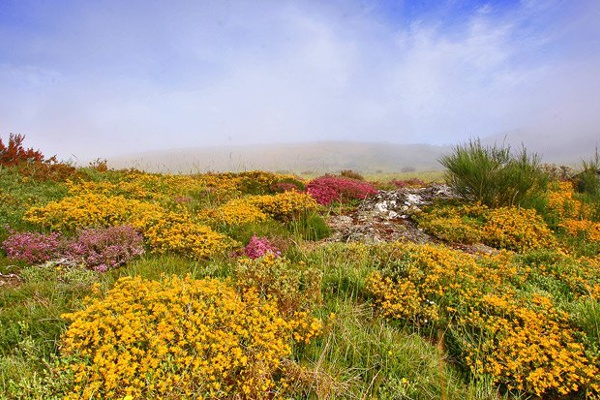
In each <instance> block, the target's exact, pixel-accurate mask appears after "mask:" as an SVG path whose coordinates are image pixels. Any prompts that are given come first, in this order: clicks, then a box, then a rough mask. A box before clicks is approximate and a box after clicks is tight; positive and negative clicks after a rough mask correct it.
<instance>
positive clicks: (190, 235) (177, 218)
mask: <svg viewBox="0 0 600 400" xmlns="http://www.w3.org/2000/svg"><path fill="white" fill-rule="evenodd" d="M144 237H145V238H146V240H147V241H148V244H149V245H150V247H151V249H152V252H154V253H159V254H161V253H166V252H172V253H177V254H181V255H183V256H186V257H192V258H208V257H212V256H215V255H217V254H221V253H223V252H224V251H226V250H227V249H230V248H231V247H232V246H235V243H234V242H233V241H232V240H231V239H229V238H228V237H227V236H224V235H221V234H220V233H217V232H215V231H213V230H212V229H211V228H210V227H209V226H206V225H201V224H199V223H196V222H194V221H192V220H191V219H190V218H189V216H188V215H186V214H185V213H179V214H177V213H168V214H165V215H164V216H163V218H161V219H160V220H158V221H156V222H155V223H154V224H153V225H152V226H150V227H149V228H147V229H146V230H145V231H144Z"/></svg>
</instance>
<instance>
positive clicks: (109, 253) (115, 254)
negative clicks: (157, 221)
mask: <svg viewBox="0 0 600 400" xmlns="http://www.w3.org/2000/svg"><path fill="white" fill-rule="evenodd" d="M66 252H67V257H68V258H70V259H72V260H74V261H81V262H83V263H85V265H86V266H87V267H88V268H91V269H93V270H95V271H98V272H106V271H107V270H109V269H112V268H116V267H119V266H121V265H124V264H125V263H127V262H128V261H129V260H131V259H133V258H134V257H136V256H139V255H142V254H144V243H143V239H142V236H141V235H140V234H139V233H138V232H137V231H136V230H135V229H134V228H133V227H131V226H128V225H124V226H114V227H109V228H99V229H86V230H83V231H81V232H80V233H79V235H78V237H77V239H76V240H75V241H73V242H71V243H70V244H69V245H68V246H67V250H66Z"/></svg>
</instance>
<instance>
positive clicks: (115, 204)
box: [23, 193, 164, 232]
mask: <svg viewBox="0 0 600 400" xmlns="http://www.w3.org/2000/svg"><path fill="white" fill-rule="evenodd" d="M163 216H164V210H163V208H162V207H160V206H158V205H155V204H152V203H148V202H144V201H140V200H135V199H126V198H125V197H123V196H105V195H101V194H94V193H87V194H82V195H76V196H69V197H65V198H63V199H62V200H59V201H53V202H50V203H48V204H46V205H45V206H42V207H32V208H30V209H29V210H27V212H26V213H25V216H24V217H23V219H24V220H25V221H27V222H30V223H33V224H37V225H40V226H42V227H45V228H49V229H52V230H57V231H58V230H61V231H62V230H68V231H73V232H74V231H75V230H77V229H80V228H90V227H108V226H115V225H122V224H129V225H132V226H134V227H135V228H146V227H147V226H148V225H150V224H151V223H153V221H156V220H160V219H161V218H163Z"/></svg>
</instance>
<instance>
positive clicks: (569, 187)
mask: <svg viewBox="0 0 600 400" xmlns="http://www.w3.org/2000/svg"><path fill="white" fill-rule="evenodd" d="M574 195H575V189H574V187H573V182H569V181H565V182H553V183H552V184H551V185H550V187H549V191H548V196H549V199H548V207H549V208H550V209H551V210H553V211H554V212H555V213H556V214H557V216H558V217H559V219H561V220H563V219H580V218H583V219H589V218H590V217H591V215H592V213H593V211H592V209H591V207H590V206H589V205H587V204H584V203H583V202H582V201H580V200H578V199H577V198H575V196H574Z"/></svg>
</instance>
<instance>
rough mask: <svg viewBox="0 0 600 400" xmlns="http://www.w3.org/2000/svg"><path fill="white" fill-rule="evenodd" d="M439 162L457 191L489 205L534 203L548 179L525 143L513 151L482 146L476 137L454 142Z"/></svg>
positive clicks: (528, 204) (529, 204)
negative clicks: (459, 143)
mask: <svg viewBox="0 0 600 400" xmlns="http://www.w3.org/2000/svg"><path fill="white" fill-rule="evenodd" d="M440 163H441V164H442V165H443V166H444V167H445V168H446V169H447V173H446V180H447V181H448V184H449V185H450V186H451V187H452V189H453V190H454V191H455V192H456V193H457V194H458V195H460V196H462V197H463V198H465V199H466V200H470V201H476V202H481V203H482V204H485V205H487V206H489V207H500V206H533V205H536V204H538V202H539V200H540V199H541V198H542V197H543V194H544V191H545V189H546V185H547V184H548V181H549V178H548V175H547V174H546V173H545V172H544V171H543V169H542V165H541V163H540V158H539V157H538V156H537V155H536V154H531V153H528V152H527V150H526V149H525V147H523V148H522V149H521V150H520V151H519V152H518V153H516V154H515V153H513V152H512V151H511V149H510V146H502V147H498V146H496V145H493V146H484V145H483V144H481V141H480V140H479V139H475V140H470V141H469V142H468V143H467V144H462V145H457V146H456V147H455V148H454V150H453V152H452V153H451V154H448V155H445V156H443V157H442V158H441V159H440Z"/></svg>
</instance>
